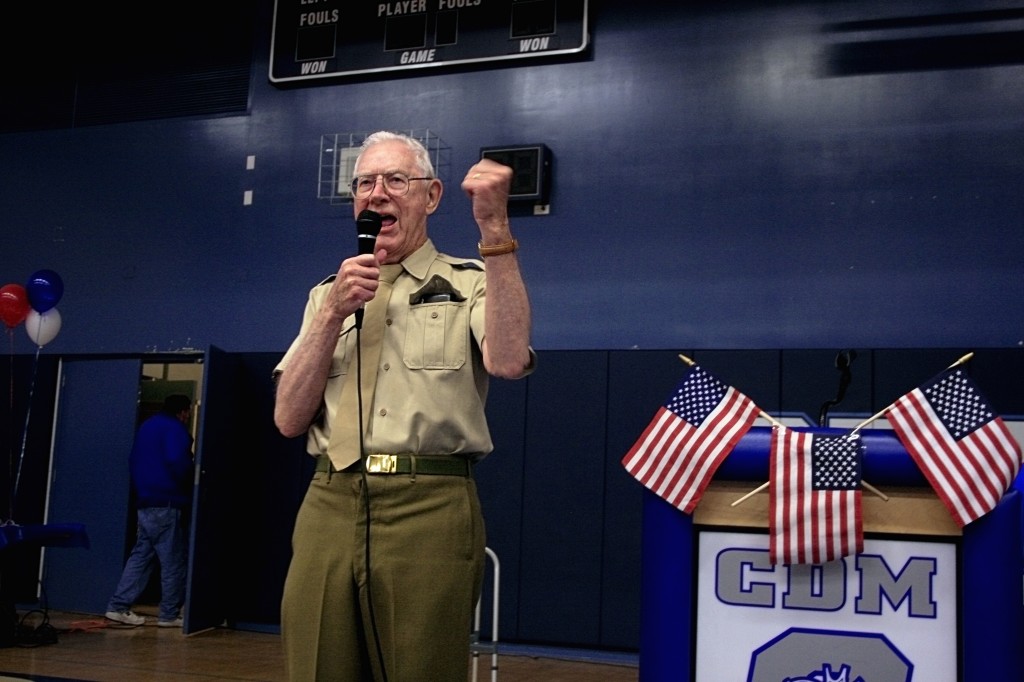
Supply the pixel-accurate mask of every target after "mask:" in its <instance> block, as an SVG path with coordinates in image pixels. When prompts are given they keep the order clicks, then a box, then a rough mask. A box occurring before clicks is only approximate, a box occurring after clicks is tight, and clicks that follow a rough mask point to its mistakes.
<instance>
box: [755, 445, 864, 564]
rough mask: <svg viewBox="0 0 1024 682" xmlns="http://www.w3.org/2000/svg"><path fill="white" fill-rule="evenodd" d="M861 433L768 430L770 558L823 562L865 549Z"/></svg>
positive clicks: (776, 560) (775, 562) (780, 561)
mask: <svg viewBox="0 0 1024 682" xmlns="http://www.w3.org/2000/svg"><path fill="white" fill-rule="evenodd" d="M863 452H864V446H863V444H862V443H861V440H860V436H857V435H850V434H844V435H840V436H829V435H822V434H813V433H809V432H806V431H793V430H791V429H788V428H786V427H781V426H780V427H776V428H775V429H774V430H773V431H772V448H771V468H770V478H769V481H770V492H769V502H768V504H769V508H770V509H771V512H770V516H769V524H768V525H769V535H770V536H771V538H770V546H769V558H770V560H771V562H772V563H773V564H821V563H825V562H827V561H834V560H835V559H840V558H842V557H844V556H849V555H851V554H855V553H857V552H860V551H862V550H863V549H864V531H863V527H862V519H861V492H860V482H861V459H862V457H863Z"/></svg>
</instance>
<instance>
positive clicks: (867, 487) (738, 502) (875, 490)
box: [729, 480, 889, 507]
mask: <svg viewBox="0 0 1024 682" xmlns="http://www.w3.org/2000/svg"><path fill="white" fill-rule="evenodd" d="M770 484H771V481H767V482H765V483H762V484H761V485H759V486H757V487H756V488H754V489H753V490H751V491H750V492H749V493H747V494H746V495H744V496H743V497H741V498H739V499H738V500H736V501H734V502H732V503H730V504H729V506H730V507H735V506H737V505H741V504H743V503H744V502H746V501H747V500H749V499H750V498H751V497H753V496H754V495H756V494H758V493H759V492H763V491H764V490H766V489H767V488H768V486H769V485H770ZM860 484H861V485H862V486H864V489H865V490H867V491H868V492H870V493H873V494H875V495H877V496H878V497H880V498H882V501H883V502H888V501H889V496H888V495H886V494H885V493H883V492H882V491H881V490H879V489H878V488H876V487H875V486H873V485H871V484H870V483H868V482H867V481H865V480H861V482H860Z"/></svg>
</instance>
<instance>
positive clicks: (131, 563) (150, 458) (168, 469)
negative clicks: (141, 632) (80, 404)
mask: <svg viewBox="0 0 1024 682" xmlns="http://www.w3.org/2000/svg"><path fill="white" fill-rule="evenodd" d="M191 414H192V401H191V400H190V399H189V398H188V396H184V395H170V396H167V398H166V399H165V400H164V405H163V409H162V410H161V411H160V412H158V413H157V414H155V415H153V416H152V417H150V418H149V419H147V420H146V421H144V422H143V423H142V425H141V426H140V427H139V430H138V432H137V433H136V434H135V443H134V445H133V446H132V452H131V457H130V463H129V466H130V471H131V479H132V486H133V488H134V490H135V498H136V503H137V507H138V536H137V538H136V540H135V547H134V548H133V549H132V553H131V555H130V556H129V557H128V561H127V562H126V563H125V566H124V571H123V572H122V573H121V579H120V581H119V582H118V584H117V589H116V590H115V591H114V596H112V597H111V598H110V601H109V602H108V603H107V612H106V617H107V618H109V619H110V620H112V621H116V622H118V623H122V624H124V625H143V624H145V622H146V618H145V617H144V616H140V615H139V614H137V613H134V612H133V611H132V610H131V608H132V606H133V605H134V604H135V601H136V600H137V599H138V598H139V596H140V595H141V594H142V592H143V590H145V589H146V585H147V584H148V582H149V577H150V575H151V574H152V572H153V568H154V560H156V561H158V562H159V564H160V607H159V612H158V618H157V623H156V624H157V625H158V626H159V627H169V628H180V627H181V625H182V618H181V607H182V605H183V604H184V603H185V576H186V568H187V547H188V545H187V539H188V529H187V526H188V524H187V519H188V513H189V512H190V510H191V505H192V485H193V477H194V476H193V471H194V464H193V453H192V434H191V433H190V432H189V429H188V423H189V419H190V417H191Z"/></svg>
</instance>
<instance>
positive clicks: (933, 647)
mask: <svg viewBox="0 0 1024 682" xmlns="http://www.w3.org/2000/svg"><path fill="white" fill-rule="evenodd" d="M813 431H814V432H816V433H823V434H839V433H843V431H841V430H837V429H824V428H823V429H814V430H813ZM860 433H861V436H862V438H863V442H864V445H865V455H864V460H863V478H864V480H865V481H868V482H869V483H871V484H873V485H874V486H875V487H876V488H879V489H880V490H882V491H883V492H884V493H885V494H886V495H887V496H888V497H889V500H888V501H884V500H882V499H881V498H879V497H876V496H875V495H873V494H871V493H869V492H867V491H865V492H864V493H863V499H862V511H863V528H864V540H865V542H864V551H863V552H862V553H860V554H858V555H855V556H850V557H845V558H843V559H841V560H839V561H834V562H830V563H828V564H822V565H817V566H781V565H780V566H774V565H771V564H770V563H769V561H768V546H769V536H768V495H769V494H768V491H767V490H765V491H764V492H761V493H758V494H757V495H755V496H753V497H751V498H750V499H748V500H747V501H745V502H743V503H742V504H739V505H737V506H735V507H734V506H732V503H733V502H734V501H736V500H738V499H739V498H740V497H742V496H743V495H744V494H745V493H747V492H749V491H750V490H752V489H753V488H756V487H757V486H758V485H760V484H761V483H763V482H765V481H767V480H768V469H769V452H770V444H771V429H770V428H767V427H754V428H753V429H751V430H750V431H749V432H748V433H747V434H746V435H745V436H744V437H743V439H741V441H740V442H739V443H738V444H737V446H736V448H735V449H734V450H733V452H732V453H731V454H730V455H729V456H728V458H726V460H725V461H724V462H723V463H722V465H721V466H720V467H719V469H718V471H717V472H716V474H715V478H714V480H713V481H712V483H711V484H710V485H709V486H708V489H707V490H706V491H705V494H704V496H703V498H702V499H701V501H700V503H699V504H698V505H697V507H696V509H695V510H694V512H693V514H692V516H691V515H686V514H683V513H682V512H680V511H679V510H678V509H676V508H675V507H673V506H672V505H670V504H668V503H667V502H665V501H664V500H662V499H661V498H660V497H658V496H656V495H655V494H654V493H651V492H650V491H648V490H645V492H644V494H645V498H644V509H643V513H644V516H643V541H642V543H643V544H642V552H643V586H642V605H641V632H640V682H669V681H671V682H717V681H718V680H726V679H728V680H745V681H746V682H769V681H770V682H778V681H779V680H783V679H793V680H805V679H807V680H818V679H821V680H843V682H857V680H858V679H859V678H862V679H863V680H864V682H873V681H874V680H881V679H885V680H887V681H894V680H898V681H900V682H903V681H906V682H910V681H911V680H915V681H916V680H928V681H929V682H940V681H943V682H944V681H949V682H973V680H986V679H992V680H995V679H1019V678H1020V674H1021V670H1022V669H1024V664H1022V663H1021V661H1020V658H1019V656H1018V655H1017V653H1016V652H1017V651H1018V650H1019V648H1020V646H1021V645H1022V644H1024V596H1022V578H1024V555H1022V542H1021V541H1022V536H1021V499H1020V494H1019V493H1018V492H1017V491H1016V490H1011V491H1010V492H1009V493H1007V494H1006V495H1005V496H1004V497H1003V499H1002V500H1001V502H1000V504H999V505H998V506H997V507H996V508H995V509H994V510H992V511H991V512H990V513H988V514H987V515H985V516H983V517H982V518H980V519H978V520H977V521H974V522H973V523H970V524H968V525H967V526H965V527H964V528H963V529H960V528H959V527H958V526H957V525H956V524H955V523H954V522H953V520H952V518H951V517H950V515H949V513H948V511H947V510H946V508H945V506H944V505H943V504H942V502H941V501H940V500H939V498H938V497H937V496H936V495H935V493H934V492H933V491H932V489H931V487H930V486H929V485H928V483H927V481H926V480H925V479H924V477H923V475H921V473H920V472H919V470H918V469H917V466H916V464H915V463H914V461H913V459H912V458H911V457H910V455H909V454H908V453H907V452H906V450H905V449H904V448H903V446H902V444H901V443H900V442H899V440H898V439H897V437H896V436H895V434H894V433H893V432H891V431H888V430H881V429H879V430H868V431H861V432H860Z"/></svg>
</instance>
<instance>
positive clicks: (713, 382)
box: [622, 365, 760, 514]
mask: <svg viewBox="0 0 1024 682" xmlns="http://www.w3.org/2000/svg"><path fill="white" fill-rule="evenodd" d="M759 413H760V409H758V407H757V405H755V404H754V403H753V401H752V400H750V398H748V397H747V396H745V395H743V394H742V393H740V392H739V391H737V390H736V389H735V388H733V387H732V386H729V385H727V384H724V383H722V382H721V381H719V380H718V379H717V378H715V377H714V376H713V375H712V374H711V373H709V372H707V371H706V370H704V369H702V368H701V367H699V366H697V365H692V366H691V367H690V368H689V369H688V370H687V372H686V374H684V375H683V378H682V379H681V380H680V381H679V384H678V385H677V386H676V388H675V390H674V391H673V392H672V394H671V395H670V396H669V397H668V400H667V401H665V404H664V405H662V406H661V407H659V408H658V411H657V413H656V414H655V415H654V418H653V419H652V420H651V422H650V424H648V425H647V428H646V429H645V430H644V432H643V434H641V436H640V438H639V439H637V441H636V443H634V444H633V447H632V448H630V450H629V452H627V453H626V456H625V457H623V458H622V465H623V466H624V467H625V468H626V471H628V472H629V473H630V474H632V475H633V477H634V478H636V479H637V480H638V481H640V482H641V483H643V484H644V485H645V486H647V487H648V488H649V489H650V490H651V491H653V492H654V493H655V494H657V495H658V496H659V497H661V498H663V499H664V500H666V501H667V502H669V503H670V504H672V505H674V506H675V507H677V508H679V509H680V510H681V511H683V512H685V513H687V514H689V513H690V512H692V511H693V508H694V507H696V506H697V503H698V502H699V501H700V498H701V496H702V495H703V494H704V489H705V488H707V486H708V483H710V482H711V477H712V476H714V474H715V471H717V470H718V466H719V465H720V464H721V463H722V461H723V460H724V459H725V458H726V456H727V455H728V454H729V453H730V452H731V451H732V449H733V448H734V447H735V446H736V443H737V441H739V439H740V438H741V437H742V436H743V434H745V433H746V432H747V431H748V430H750V427H751V426H753V424H754V421H755V420H756V419H757V416H758V414H759Z"/></svg>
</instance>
